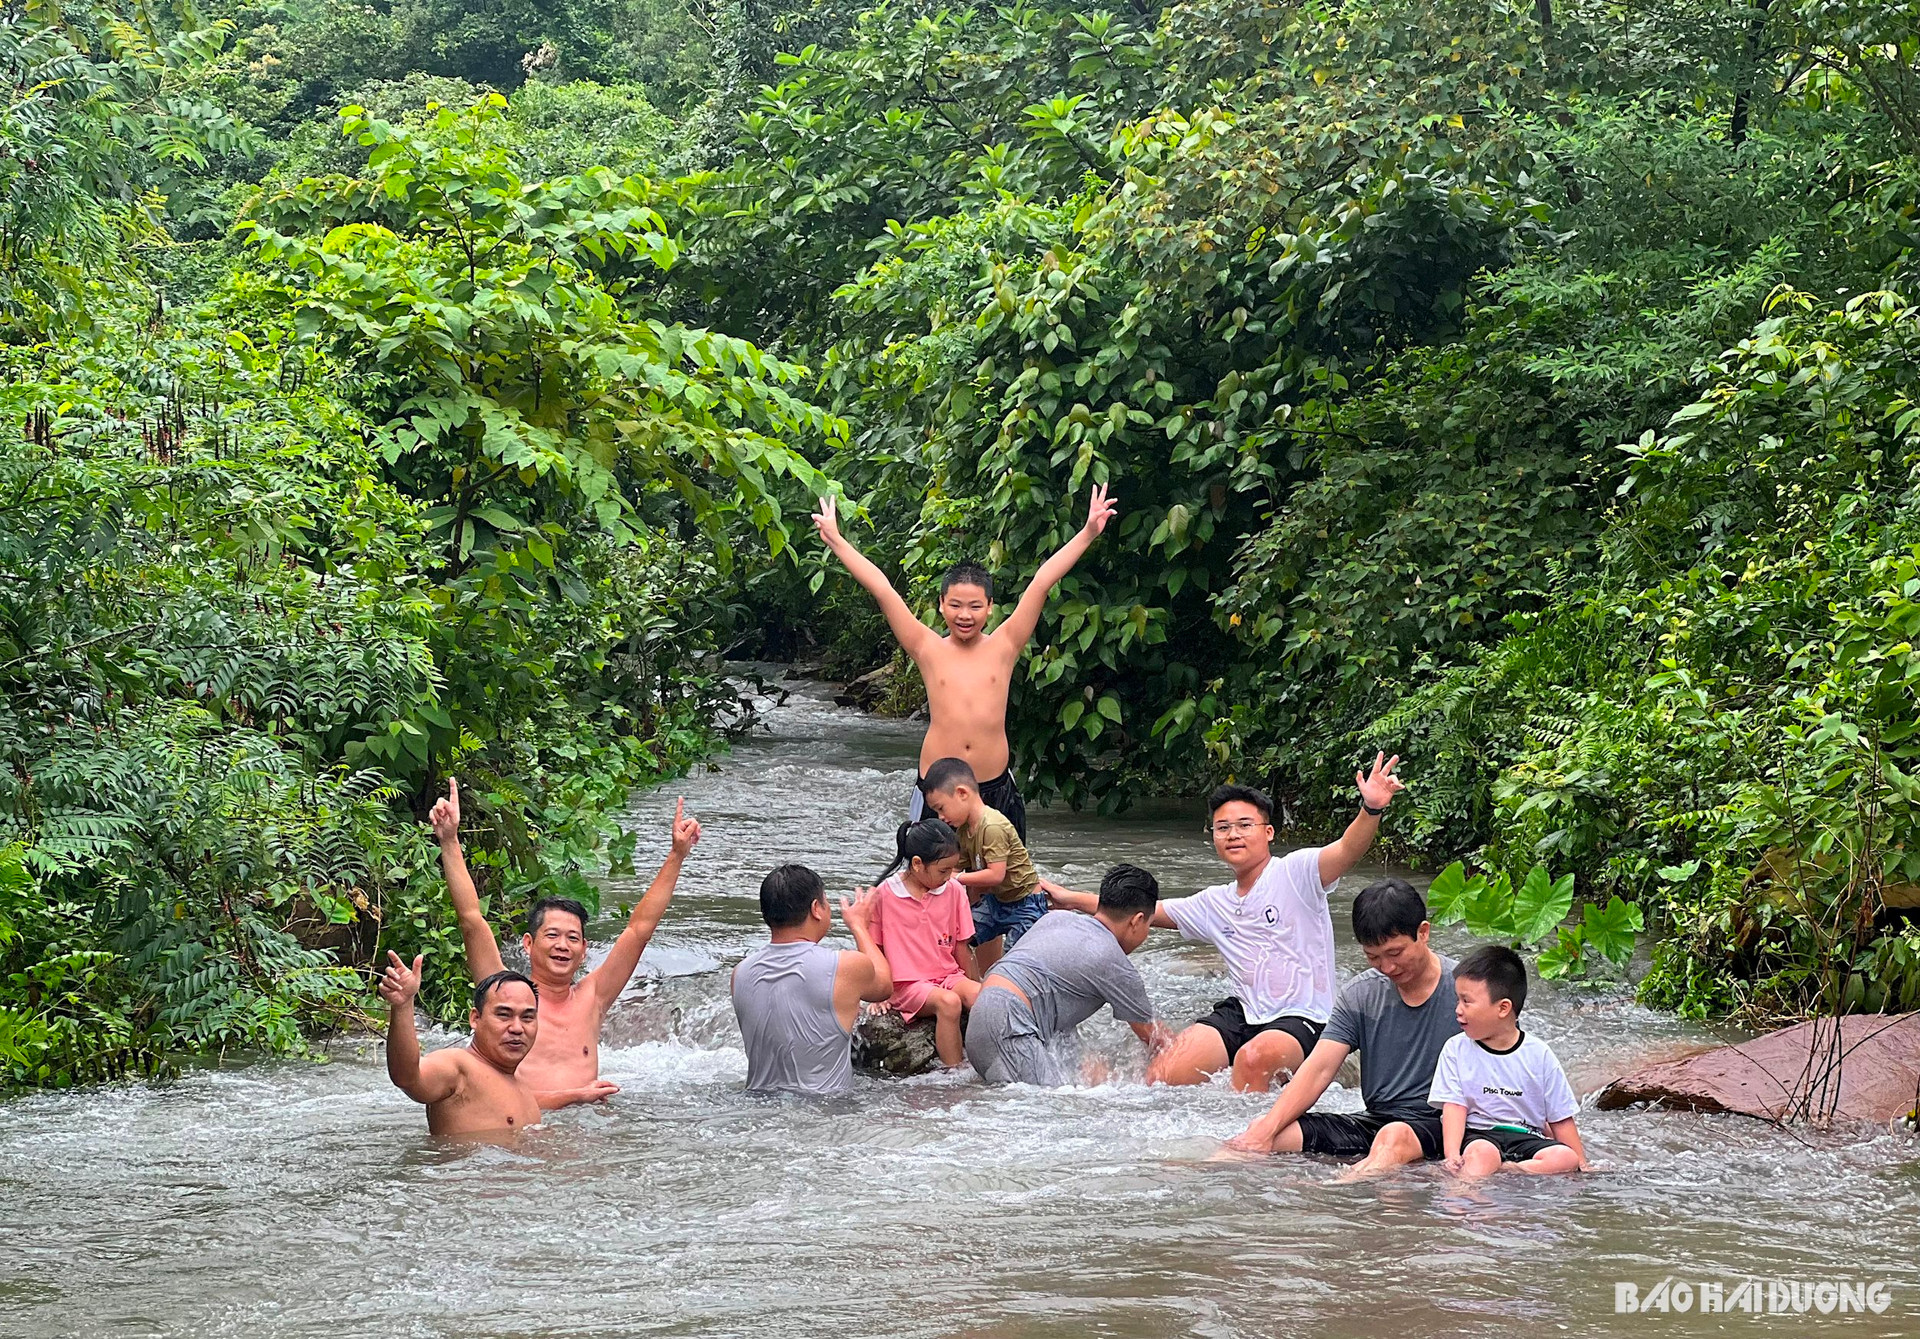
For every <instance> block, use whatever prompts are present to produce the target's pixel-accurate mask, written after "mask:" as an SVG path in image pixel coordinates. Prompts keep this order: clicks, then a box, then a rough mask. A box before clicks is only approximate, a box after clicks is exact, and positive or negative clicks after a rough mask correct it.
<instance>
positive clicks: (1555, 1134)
mask: <svg viewBox="0 0 1920 1339" xmlns="http://www.w3.org/2000/svg"><path fill="white" fill-rule="evenodd" d="M1453 989H1454V996H1455V999H1456V1000H1457V1004H1456V1005H1455V1008H1454V1017H1455V1018H1456V1019H1458V1020H1459V1023H1460V1035H1459V1036H1457V1037H1454V1038H1452V1039H1451V1040H1449V1041H1448V1042H1447V1044H1446V1045H1445V1046H1444V1047H1442V1048H1441V1050H1440V1063H1439V1064H1438V1065H1437V1066H1435V1068H1434V1071H1433V1088H1432V1090H1431V1091H1430V1092H1429V1093H1428V1094H1427V1101H1428V1102H1429V1103H1431V1104H1432V1105H1434V1106H1437V1107H1439V1108H1440V1134H1441V1145H1442V1155H1443V1156H1444V1157H1445V1159H1446V1167H1447V1170H1448V1171H1450V1172H1454V1173H1456V1174H1458V1175H1460V1176H1474V1177H1479V1176H1486V1175H1488V1174H1490V1173H1492V1172H1496V1171H1500V1170H1502V1169H1503V1167H1504V1168H1505V1169H1507V1170H1511V1171H1516V1172H1527V1173H1530V1174H1532V1175H1536V1176H1537V1175H1547V1174H1551V1173H1554V1172H1584V1171H1590V1170H1591V1168H1590V1167H1589V1166H1588V1165H1587V1154H1586V1149H1585V1148H1584V1147H1583V1146H1582V1145H1581V1143H1580V1131H1579V1129H1578V1128H1577V1127H1576V1126H1575V1125H1574V1123H1573V1113H1574V1112H1576V1111H1578V1110H1579V1109H1580V1102H1579V1099H1578V1098H1576V1097H1575V1096H1574V1095H1573V1089H1572V1088H1570V1087H1569V1086H1568V1085H1567V1074H1566V1071H1565V1070H1563V1069H1561V1068H1560V1061H1559V1059H1558V1058H1557V1057H1556V1056H1555V1055H1554V1053H1553V1050H1552V1048H1551V1047H1549V1046H1548V1045H1547V1044H1546V1043H1545V1042H1543V1041H1541V1040H1540V1039H1539V1038H1538V1037H1529V1036H1528V1035H1527V1034H1526V1033H1524V1032H1522V1031H1521V1030H1520V1010H1521V1007H1522V1006H1523V1005H1525V1004H1526V1002H1527V966H1526V964H1525V963H1523V962H1522V961H1520V955H1519V954H1518V953H1515V952H1514V951H1513V950H1512V949H1510V948H1507V947H1505V946H1504V945H1500V944H1489V945H1487V946H1486V947H1484V948H1479V949H1475V950H1474V951H1473V952H1472V953H1469V954H1468V955H1467V956H1466V957H1464V958H1462V959H1461V960H1460V962H1459V965H1458V966H1456V967H1455V968H1454V969H1453Z"/></svg>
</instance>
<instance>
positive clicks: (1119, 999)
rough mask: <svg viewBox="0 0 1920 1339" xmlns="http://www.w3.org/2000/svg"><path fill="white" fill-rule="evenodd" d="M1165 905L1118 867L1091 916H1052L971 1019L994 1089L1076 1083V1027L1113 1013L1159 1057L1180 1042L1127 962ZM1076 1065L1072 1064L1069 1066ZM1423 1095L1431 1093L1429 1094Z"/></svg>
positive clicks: (974, 1054)
mask: <svg viewBox="0 0 1920 1339" xmlns="http://www.w3.org/2000/svg"><path fill="white" fill-rule="evenodd" d="M1159 901H1160V885H1159V884H1158V883H1157V882H1155V880H1154V877H1153V875H1151V874H1149V873H1147V871H1145V870H1144V869H1139V868H1137V867H1135V866H1133V865H1115V866H1114V867H1113V868H1112V869H1110V870H1108V871H1107V877H1106V878H1104V879H1102V880H1101V881H1100V905H1099V909H1098V910H1097V911H1096V912H1095V914H1093V915H1092V916H1083V915H1081V914H1079V913H1078V912H1073V911H1050V912H1048V913H1047V914H1046V915H1044V916H1042V917H1041V918H1040V919H1039V920H1037V921H1035V922H1034V924H1033V928H1032V929H1030V930H1028V931H1027V932H1026V934H1024V935H1023V936H1021V939H1020V942H1019V943H1018V944H1016V945H1014V946H1013V947H1012V948H1010V949H1008V950H1007V953H1006V956H1005V957H1003V958H1001V959H1000V961H999V962H997V963H995V964H994V966H993V970H992V971H990V972H988V973H987V979H986V980H985V981H983V982H981V985H980V998H979V999H978V1000H976V1001H975V1002H974V1006H973V1010H972V1012H971V1014H970V1015H969V1017H968V1019H967V1060H968V1062H969V1063H971V1064H972V1065H973V1067H974V1070H975V1071H976V1072H977V1073H978V1074H979V1075H980V1077H981V1078H983V1079H985V1080H986V1081H987V1082H988V1083H1035V1084H1044V1085H1046V1086H1049V1087H1055V1086H1058V1085H1060V1084H1062V1083H1066V1082H1068V1078H1069V1075H1068V1070H1069V1069H1077V1068H1078V1066H1077V1065H1074V1064H1071V1063H1070V1061H1071V1057H1072V1054H1073V1051H1074V1049H1075V1044H1076V1035H1075V1029H1077V1028H1078V1027H1079V1026H1080V1024H1082V1023H1083V1022H1085V1021H1086V1020H1087V1019H1089V1018H1091V1017H1093V1015H1094V1014H1095V1013H1096V1012H1097V1011H1098V1010H1099V1008H1100V1006H1101V1005H1103V1004H1104V1005H1106V1006H1108V1007H1109V1008H1111V1009H1112V1010H1113V1016H1114V1017H1115V1018H1117V1019H1119V1020H1120V1021H1121V1022H1123V1023H1126V1024H1128V1025H1129V1026H1130V1027H1132V1028H1133V1031H1134V1034H1135V1035H1136V1036H1138V1037H1139V1038H1140V1040H1141V1041H1143V1042H1145V1043H1146V1044H1147V1050H1148V1053H1149V1054H1151V1053H1153V1052H1155V1051H1158V1050H1159V1049H1160V1048H1161V1047H1163V1046H1165V1045H1166V1043H1167V1041H1168V1040H1169V1038H1170V1036H1171V1034H1170V1033H1168V1031H1167V1029H1166V1027H1165V1026H1164V1025H1163V1024H1161V1023H1159V1022H1158V1021H1156V1020H1155V1018H1154V1016H1153V1005H1152V1004H1151V1003H1150V1002H1149V1001H1148V1000H1147V988H1146V986H1145V985H1143V984H1142V983H1141V980H1140V973H1139V971H1138V970H1137V969H1136V968H1135V967H1134V965H1133V964H1132V963H1131V962H1128V961H1127V955H1128V954H1130V953H1132V952H1133V951H1134V950H1135V949H1137V948H1139V947H1140V945H1142V944H1143V943H1145V942H1146V939H1147V922H1148V921H1149V920H1151V919H1152V918H1153V909H1154V907H1155V906H1157V905H1158V904H1159ZM1063 1061H1067V1062H1069V1063H1064V1064H1063ZM1423 1096H1424V1094H1423Z"/></svg>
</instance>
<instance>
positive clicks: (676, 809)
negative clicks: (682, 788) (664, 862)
mask: <svg viewBox="0 0 1920 1339" xmlns="http://www.w3.org/2000/svg"><path fill="white" fill-rule="evenodd" d="M699 843H700V820H699V819H697V818H688V817H687V800H686V797H685V796H684V795H683V796H681V797H680V798H679V799H678V800H676V801H674V805H673V853H674V854H675V855H678V856H685V855H686V853H687V852H689V851H691V850H692V849H693V848H694V847H695V846H697V845H699Z"/></svg>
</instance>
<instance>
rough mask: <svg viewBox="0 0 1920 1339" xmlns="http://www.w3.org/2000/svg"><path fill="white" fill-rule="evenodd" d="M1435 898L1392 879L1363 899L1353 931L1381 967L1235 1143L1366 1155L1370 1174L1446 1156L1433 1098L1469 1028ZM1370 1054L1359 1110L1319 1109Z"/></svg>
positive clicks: (1346, 994) (1362, 1167) (1257, 1149)
mask: <svg viewBox="0 0 1920 1339" xmlns="http://www.w3.org/2000/svg"><path fill="white" fill-rule="evenodd" d="M1430 930H1431V927H1430V926H1429V925H1428V924H1427V904H1426V902H1425V900H1424V899H1422V898H1421V896H1420V894H1419V893H1418V892H1416V891H1415V890H1414V888H1413V886H1412V885H1411V884H1409V883H1408V882H1407V881H1406V880H1404V879H1382V880H1381V881H1380V882H1379V883H1375V884H1370V885H1368V886H1367V887H1366V888H1363V889H1361V890H1360V896H1358V897H1356V898H1355V899H1354V900H1353V937H1354V938H1355V939H1358V940H1359V941H1360V947H1361V948H1362V949H1363V950H1364V951H1365V952H1366V955H1367V964H1368V966H1369V967H1370V968H1371V969H1372V970H1370V971H1366V972H1362V973H1361V974H1360V975H1359V976H1356V977H1354V978H1353V980H1351V981H1349V982H1347V984H1346V986H1345V987H1344V988H1343V989H1342V990H1341V992H1340V998H1339V999H1338V1000H1336V1001H1335V1002H1334V1006H1333V1016H1332V1017H1331V1018H1329V1019H1328V1020H1327V1029H1326V1031H1325V1032H1323V1033H1322V1034H1321V1036H1320V1041H1319V1043H1318V1044H1317V1045H1315V1046H1314V1048H1313V1050H1312V1052H1311V1053H1310V1054H1309V1055H1308V1056H1307V1060H1306V1063H1305V1064H1303V1065H1301V1066H1300V1072H1299V1073H1298V1074H1296V1075H1294V1076H1293V1082H1292V1083H1289V1084H1288V1085H1287V1086H1286V1089H1285V1091H1283V1092H1282V1093H1281V1094H1280V1099H1279V1100H1278V1101H1277V1102H1275V1103H1274V1104H1273V1108H1272V1110H1270V1111H1268V1112H1267V1114H1266V1115H1264V1116H1262V1117H1260V1119H1259V1120H1256V1121H1255V1122H1254V1123H1253V1124H1252V1125H1249V1126H1248V1127H1247V1128H1246V1129H1245V1130H1244V1131H1242V1132H1241V1133H1240V1134H1238V1135H1236V1136H1235V1137H1234V1138H1232V1139H1230V1140H1228V1141H1227V1147H1228V1148H1230V1149H1234V1150H1238V1151H1241V1152H1249V1153H1324V1154H1329V1155H1331V1156H1333V1157H1344V1158H1359V1159H1360V1161H1359V1162H1358V1163H1356V1164H1354V1166H1353V1168H1352V1169H1351V1170H1350V1171H1349V1172H1348V1173H1347V1175H1348V1176H1349V1177H1360V1176H1370V1175H1374V1174H1377V1173H1380V1172H1384V1171H1388V1170H1390V1169H1392V1168H1394V1167H1398V1166H1401V1165H1402V1164H1404V1163H1409V1162H1418V1161H1420V1160H1421V1159H1422V1158H1428V1159H1432V1158H1438V1157H1439V1156H1440V1153H1441V1136H1440V1110H1439V1108H1438V1107H1434V1106H1431V1105H1429V1104H1428V1102H1427V1093H1428V1092H1429V1090H1430V1089H1431V1088H1432V1086H1433V1071H1434V1067H1435V1065H1437V1064H1438V1063H1439V1061H1440V1048H1441V1047H1443V1046H1445V1045H1446V1044H1447V1039H1448V1038H1449V1037H1451V1036H1453V1035H1454V1034H1455V1033H1456V1032H1458V1031H1459V1030H1460V1023H1459V1020H1457V1019H1456V1018H1455V1017H1454V1005H1455V999H1454V993H1453V961H1452V960H1451V959H1449V958H1443V957H1441V956H1440V955H1439V954H1438V953H1435V952H1434V951H1433V949H1432V948H1430V947H1429V946H1428V944H1427V936H1428V934H1429V932H1430ZM1350 1051H1358V1052H1360V1097H1361V1100H1362V1101H1364V1102H1365V1103H1366V1110H1365V1111H1362V1112H1360V1113H1358V1114H1357V1115H1345V1114H1337V1113H1333V1112H1319V1111H1309V1110H1307V1108H1308V1107H1310V1106H1312V1105H1313V1104H1314V1103H1315V1102H1317V1101H1319V1100H1320V1095H1321V1094H1322V1093H1324V1092H1326V1090H1327V1086H1328V1085H1329V1084H1331V1083H1332V1082H1333V1078H1334V1075H1335V1074H1337V1073H1339V1071H1340V1062H1341V1061H1343V1060H1345V1059H1346V1058H1347V1054H1348V1052H1350Z"/></svg>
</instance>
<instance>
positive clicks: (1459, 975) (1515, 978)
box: [1453, 944, 1527, 1018]
mask: <svg viewBox="0 0 1920 1339" xmlns="http://www.w3.org/2000/svg"><path fill="white" fill-rule="evenodd" d="M1453 979H1454V980H1455V981H1478V982H1480V983H1481V984H1482V985H1484V986H1485V987H1486V988H1487V998H1488V999H1489V1000H1491V1001H1492V1002H1493V1003H1495V1004H1498V1003H1499V1002H1500V1001H1501V1000H1512V1001H1513V1012H1514V1016H1515V1017H1516V1018H1517V1017H1519V1015H1520V1011H1521V1010H1522V1009H1524V1008H1526V1005H1527V965H1526V964H1525V963H1524V962H1522V961H1520V955H1519V954H1518V953H1515V952H1514V951H1513V950H1512V949H1510V948H1508V947H1507V946H1506V945H1505V944H1483V945H1481V946H1480V947H1479V948H1477V949H1475V950H1474V951H1473V952H1471V953H1469V954H1468V955H1467V956H1466V957H1464V958H1462V959H1460V961H1459V963H1458V964H1456V965H1455V967H1454V969H1453Z"/></svg>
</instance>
